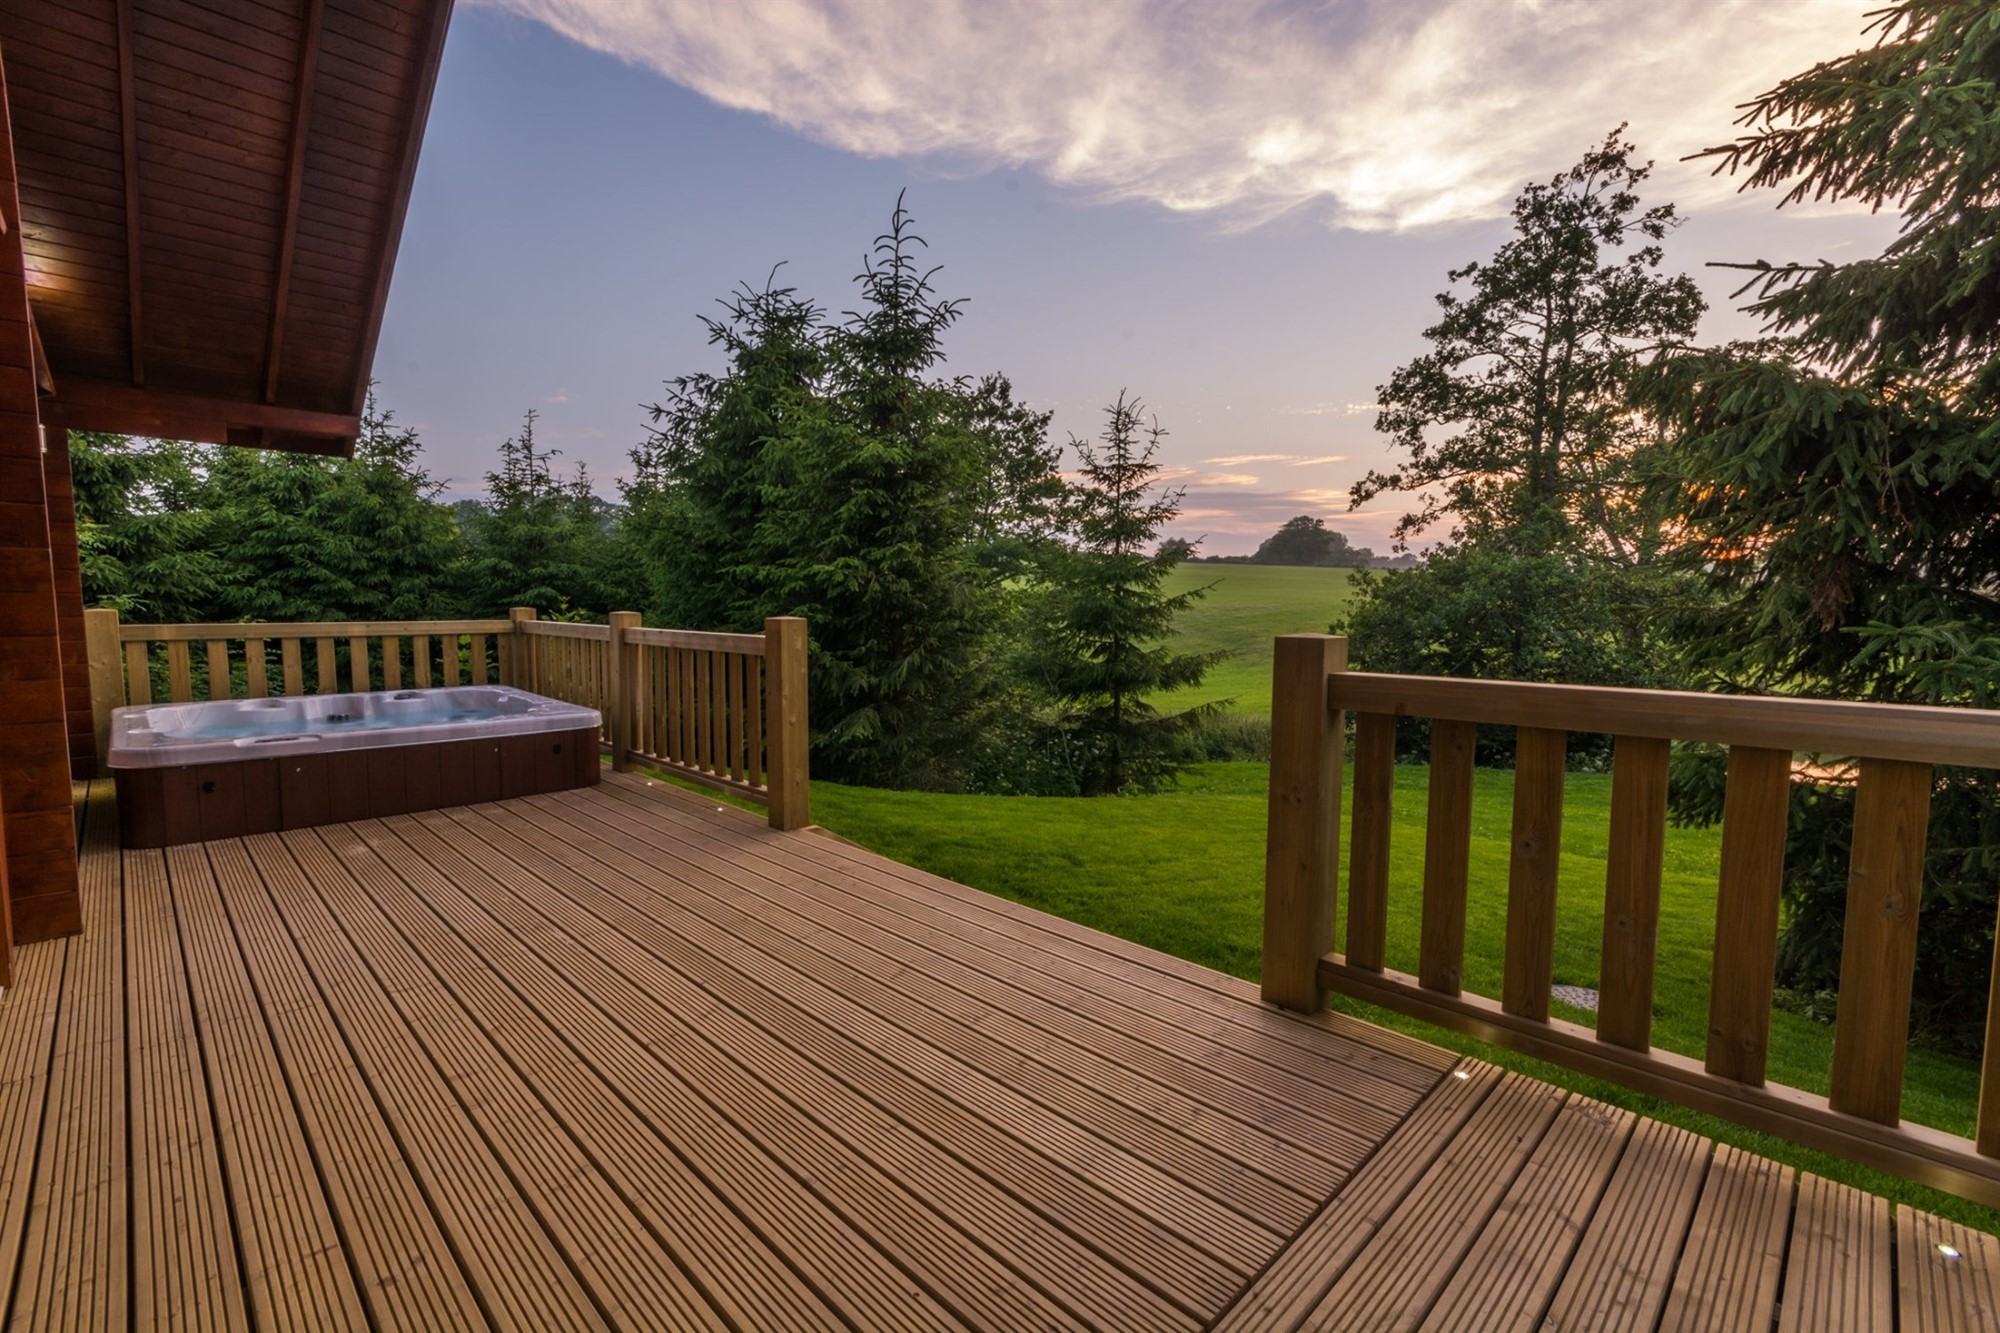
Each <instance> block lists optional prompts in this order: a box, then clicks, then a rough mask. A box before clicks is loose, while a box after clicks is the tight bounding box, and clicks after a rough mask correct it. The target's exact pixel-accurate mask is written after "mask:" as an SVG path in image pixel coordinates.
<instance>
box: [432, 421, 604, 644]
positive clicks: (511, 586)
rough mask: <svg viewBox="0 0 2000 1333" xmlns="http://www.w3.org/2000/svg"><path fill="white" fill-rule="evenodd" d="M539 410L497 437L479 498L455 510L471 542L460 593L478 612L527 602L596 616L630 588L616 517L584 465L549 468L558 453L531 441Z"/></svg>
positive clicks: (501, 611) (551, 611)
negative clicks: (493, 467)
mask: <svg viewBox="0 0 2000 1333" xmlns="http://www.w3.org/2000/svg"><path fill="white" fill-rule="evenodd" d="M538 415H539V414H538V413H536V412H534V411H533V410H532V409H531V410H530V411H529V412H528V413H527V414H526V415H525V416H524V417H523V418H522V420H521V429H520V431H519V432H518V433H516V434H514V435H512V436H509V437H508V438H507V439H506V440H504V441H502V442H501V445H500V467H499V470H498V471H495V472H489V473H487V474H486V498H485V499H484V500H483V501H480V502H479V503H477V504H475V505H472V506H469V507H468V508H466V509H464V510H462V511H461V512H462V513H463V514H464V520H465V521H464V527H465V535H466V540H467V542H468V544H469V546H470V559H469V561H468V563H467V570H466V581H467V584H468V587H467V591H466V593H465V597H466V600H467V602H468V603H469V605H470V607H471V609H472V610H474V611H475V612H476V613H478V614H482V615H501V614H504V613H505V612H506V610H507V609H508V608H509V607H512V606H532V607H535V608H536V609H537V610H538V611H541V612H542V613H544V614H554V615H558V616H570V615H583V616H586V617H589V618H594V619H601V618H602V617H603V616H604V615H606V614H607V613H609V612H611V611H615V610H619V609H621V607H622V605H624V604H626V603H629V602H631V601H633V600H634V596H635V592H636V589H635V587H634V583H633V580H632V579H631V578H630V577H629V575H628V574H627V572H626V571H625V570H624V568H623V566H622V562H621V559H620V552H619V551H618V548H617V543H616V542H615V541H614V540H613V537H612V529H613V527H614V524H615V520H616V515H615V514H614V513H612V512H610V511H609V509H608V507H607V506H606V505H605V504H604V502H603V501H601V500H599V499H598V498H597V495H596V494H595V492H593V491H592V489H591V485H590V475H589V473H588V472H587V471H586V470H585V469H583V468H581V467H579V468H578V469H577V470H576V471H575V472H574V473H572V474H570V475H568V476H562V475H559V474H558V473H557V472H556V470H555V460H556V458H557V457H558V456H560V453H561V451H560V450H556V449H544V448H542V447H540V446H539V445H538V444H537V443H536V442H535V422H536V420H537V417H538ZM614 603H617V604H619V605H614Z"/></svg>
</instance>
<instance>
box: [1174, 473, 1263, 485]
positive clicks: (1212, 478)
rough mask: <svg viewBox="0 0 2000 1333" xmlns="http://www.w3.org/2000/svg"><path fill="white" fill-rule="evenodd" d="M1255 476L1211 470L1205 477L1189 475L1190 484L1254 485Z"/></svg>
mask: <svg viewBox="0 0 2000 1333" xmlns="http://www.w3.org/2000/svg"><path fill="white" fill-rule="evenodd" d="M1257 480H1258V479H1257V478H1256V477H1253V476H1251V475H1250V474H1249V473H1247V472H1211V473H1209V474H1208V475H1207V476H1205V477H1189V478H1188V481H1187V484H1188V485H1190V486H1255V485H1256V484H1257Z"/></svg>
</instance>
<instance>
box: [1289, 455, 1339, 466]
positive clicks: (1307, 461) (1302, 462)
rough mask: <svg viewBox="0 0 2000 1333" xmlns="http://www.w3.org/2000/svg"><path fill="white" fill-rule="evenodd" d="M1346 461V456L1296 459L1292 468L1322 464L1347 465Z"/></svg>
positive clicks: (1292, 462)
mask: <svg viewBox="0 0 2000 1333" xmlns="http://www.w3.org/2000/svg"><path fill="white" fill-rule="evenodd" d="M1346 461H1347V455H1346V454H1321V455H1320V456H1319V457H1318V458H1294V459H1293V460H1292V461H1291V463H1290V466H1292V467H1315V466H1317V465H1319V464H1321V463H1345V462H1346Z"/></svg>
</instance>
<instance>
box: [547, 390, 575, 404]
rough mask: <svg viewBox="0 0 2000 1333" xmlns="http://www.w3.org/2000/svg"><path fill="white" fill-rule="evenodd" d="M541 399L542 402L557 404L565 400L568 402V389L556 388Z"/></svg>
mask: <svg viewBox="0 0 2000 1333" xmlns="http://www.w3.org/2000/svg"><path fill="white" fill-rule="evenodd" d="M542 401H543V402H545V403H556V404H558V405H560V404H562V403H566V402H568V401H569V390H568V389H557V390H556V391H555V392H554V393H552V394H550V395H549V396H548V397H546V398H544V399H542Z"/></svg>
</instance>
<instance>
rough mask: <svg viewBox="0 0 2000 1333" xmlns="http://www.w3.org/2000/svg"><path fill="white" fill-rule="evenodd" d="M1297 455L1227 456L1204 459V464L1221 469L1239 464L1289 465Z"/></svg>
mask: <svg viewBox="0 0 2000 1333" xmlns="http://www.w3.org/2000/svg"><path fill="white" fill-rule="evenodd" d="M1296 457H1298V455H1296V454H1225V455H1224V456H1223V457H1221V458H1204V459H1202V460H1201V461H1202V462H1204V463H1214V464H1216V465H1217V466H1219V467H1232V466H1235V465H1236V464H1238V463H1289V462H1291V461H1292V460H1293V459H1294V458H1296Z"/></svg>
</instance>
